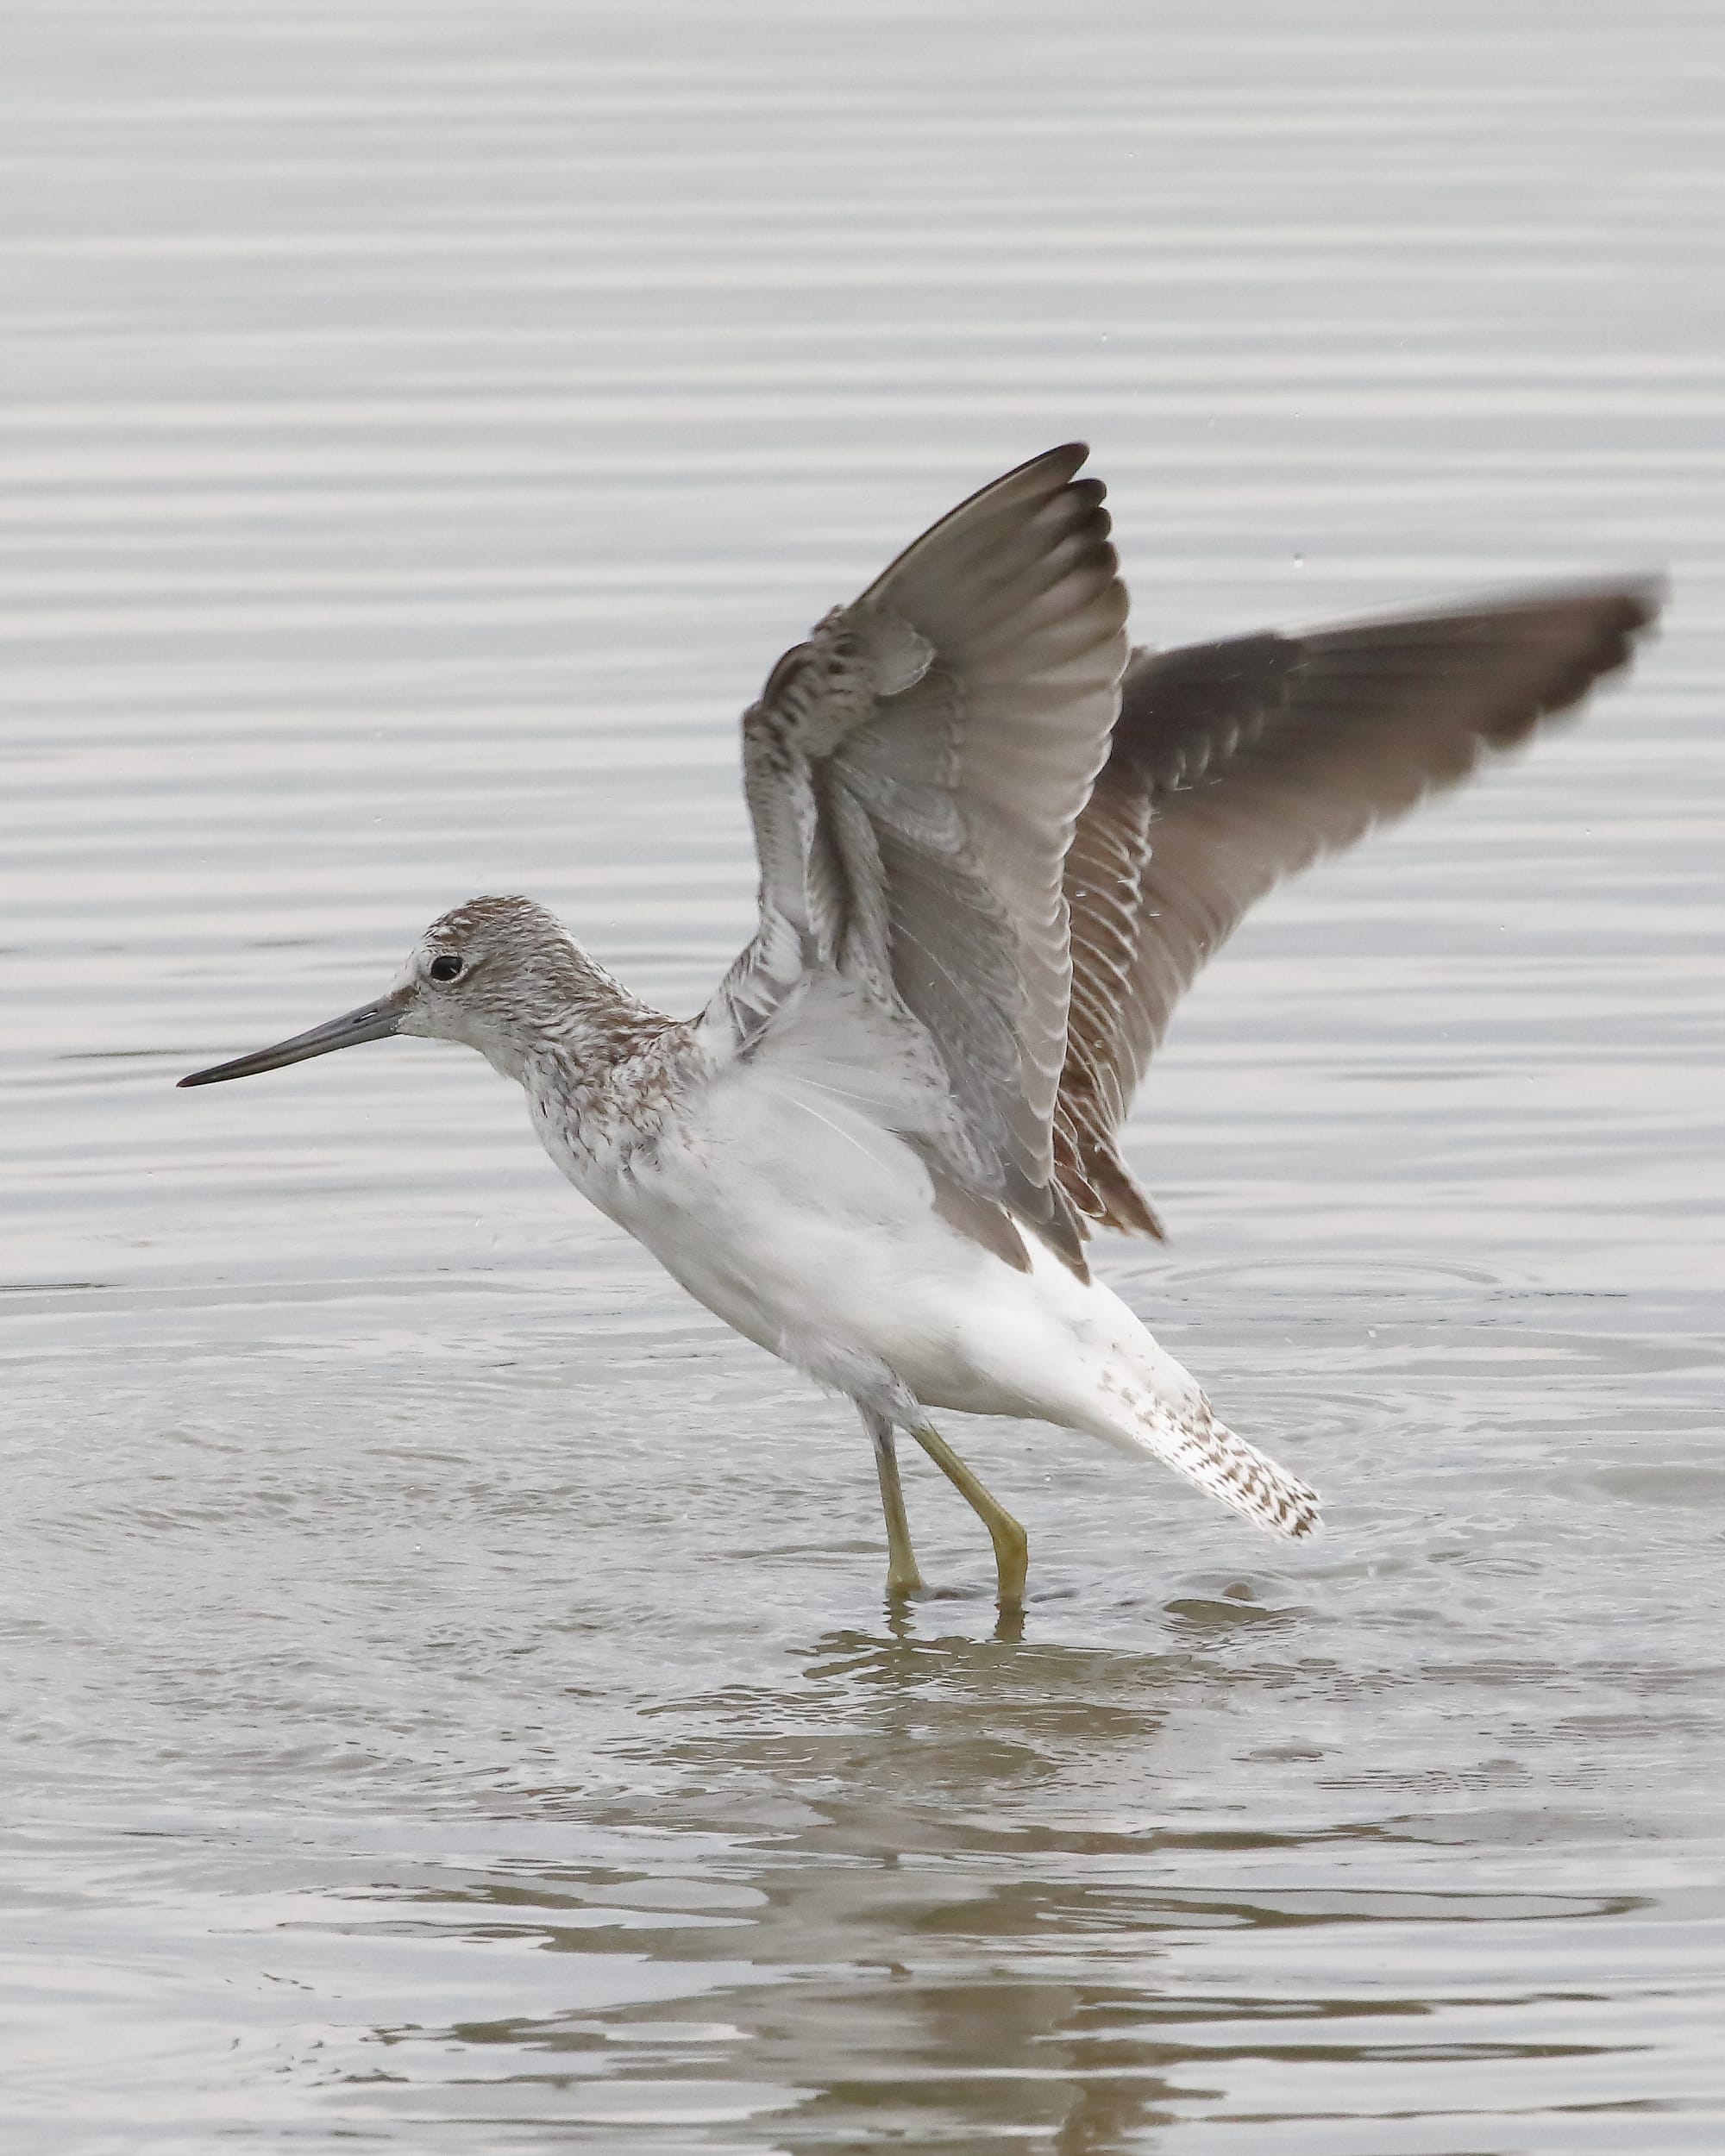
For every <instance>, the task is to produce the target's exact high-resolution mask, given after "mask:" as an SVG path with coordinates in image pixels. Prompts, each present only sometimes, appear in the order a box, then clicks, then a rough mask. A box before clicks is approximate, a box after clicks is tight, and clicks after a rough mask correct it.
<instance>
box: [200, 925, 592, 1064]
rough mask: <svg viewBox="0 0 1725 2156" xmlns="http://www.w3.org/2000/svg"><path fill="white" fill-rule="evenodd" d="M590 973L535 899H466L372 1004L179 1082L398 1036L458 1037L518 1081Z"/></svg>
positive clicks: (576, 1003)
mask: <svg viewBox="0 0 1725 2156" xmlns="http://www.w3.org/2000/svg"><path fill="white" fill-rule="evenodd" d="M597 970H598V969H597V968H595V967H594V966H593V962H592V961H591V960H590V959H588V958H587V957H586V956H585V954H584V953H583V952H582V951H580V950H579V949H578V948H577V946H576V945H575V944H574V943H573V942H572V941H571V940H570V938H569V936H568V931H566V930H565V929H564V927H563V925H562V924H561V922H560V921H559V920H558V919H557V918H555V915H553V914H550V913H548V912H546V911H545V909H544V907H543V906H536V905H535V904H534V903H533V901H532V899H468V900H467V903H466V905H464V906H456V907H455V909H454V910H453V912H449V913H445V914H444V915H443V916H442V918H441V919H439V920H436V921H433V922H432V924H431V925H430V928H428V929H427V930H426V931H425V933H424V934H423V936H422V937H420V938H419V941H418V942H417V943H416V944H415V945H414V946H413V949H412V950H411V951H410V952H409V954H408V957H407V963H406V964H405V966H404V967H403V968H402V969H401V971H400V973H399V974H398V975H397V976H396V979H395V981H394V983H393V985H392V987H391V988H390V990H389V993H387V994H386V995H383V996H380V997H379V998H378V1000H377V1001H376V1002H375V1003H362V1004H361V1006H360V1007H359V1008H358V1010H356V1011H348V1012H345V1013H344V1014H343V1015H342V1017H341V1018H330V1019H329V1020H328V1021H327V1022H326V1023H325V1024H324V1025H314V1026H313V1027H312V1028H311V1031H309V1032H306V1033H296V1034H295V1035H294V1036H293V1037H292V1039H291V1040H285V1041H278V1042H277V1043H276V1044H275V1046H274V1047H273V1048H260V1049H259V1050H257V1051H256V1053H255V1054H254V1055H250V1056H237V1057H235V1060H234V1061H233V1062H229V1063H217V1064H216V1065H215V1066H214V1067H213V1068H212V1069H209V1070H197V1071H193V1072H192V1074H191V1076H190V1077H187V1078H182V1079H181V1080H180V1081H179V1082H180V1084H181V1085H182V1086H213V1085H215V1084H216V1083H218V1082H219V1081H221V1080H223V1079H226V1078H252V1077H255V1076H256V1075H257V1074H258V1073H259V1072H260V1071H265V1070H279V1069H281V1068H282V1067H283V1065H284V1064H286V1063H299V1062H304V1061H305V1060H306V1058H307V1057H308V1056H328V1055H330V1054H332V1053H333V1052H334V1050H336V1049H338V1048H352V1047H354V1046H355V1045H356V1044H358V1043H359V1042H361V1041H381V1040H387V1039H389V1038H390V1037H392V1035H394V1034H397V1033H413V1034H418V1035H420V1036H421V1037H423V1038H425V1039H428V1040H434V1041H460V1042H461V1043H462V1044H463V1045H464V1046H466V1047H467V1048H476V1049H477V1050H479V1052H480V1055H481V1056H485V1057H486V1060H487V1061H488V1062H491V1063H492V1064H493V1065H494V1066H495V1067H496V1068H497V1069H499V1070H500V1071H502V1072H503V1073H504V1074H505V1075H506V1076H509V1077H519V1076H520V1075H521V1073H522V1069H523V1067H524V1062H525V1060H526V1056H527V1054H528V1052H529V1050H530V1048H531V1047H532V1046H533V1045H534V1044H536V1043H538V1042H541V1041H543V1040H544V1039H545V1038H546V1037H548V1036H550V1037H555V1034H556V1032H557V1031H558V1030H559V1028H560V1025H561V1024H562V1023H563V1022H565V1021H566V1020H567V1019H568V1018H570V1017H572V1016H574V1014H575V1013H577V1012H579V1010H580V1006H581V1004H582V1002H583V1000H584V993H583V992H584V991H585V990H586V989H588V988H589V987H591V984H592V982H593V978H594V975H595V974H596V972H597Z"/></svg>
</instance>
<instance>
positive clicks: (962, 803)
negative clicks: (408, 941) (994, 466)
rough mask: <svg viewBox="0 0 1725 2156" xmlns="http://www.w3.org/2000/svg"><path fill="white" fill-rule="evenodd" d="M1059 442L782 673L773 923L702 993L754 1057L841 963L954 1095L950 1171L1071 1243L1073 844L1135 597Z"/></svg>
mask: <svg viewBox="0 0 1725 2156" xmlns="http://www.w3.org/2000/svg"><path fill="white" fill-rule="evenodd" d="M1086 454H1087V452H1086V450H1085V448H1083V446H1082V444H1073V445H1070V446H1069V447H1067V448H1059V449H1054V450H1051V451H1050V452H1049V453H1048V454H1046V455H1044V456H1040V457H1038V458H1036V459H1034V460H1033V461H1032V462H1031V463H1029V464H1026V465H1023V466H1021V467H1019V469H1018V470H1017V471H1015V472H1009V473H1007V475H1006V477H1005V478H1004V479H997V480H996V481H995V482H994V485H993V486H988V487H985V488H984V489H983V490H982V492H981V493H979V494H975V495H973V496H972V497H971V498H970V499H969V501H967V502H965V503H963V505H961V506H960V507H959V508H957V509H956V510H954V511H952V513H951V514H950V516H949V517H945V518H944V519H943V520H942V521H941V522H940V523H938V524H936V525H935V526H934V527H933V529H932V530H930V531H928V532H925V534H924V535H923V536H922V537H921V538H920V539H919V540H918V541H917V542H916V543H915V545H914V546H913V547H911V548H909V549H908V550H907V551H906V553H904V554H902V555H900V557H899V559H898V560H897V561H894V564H893V565H892V567H890V568H889V569H888V571H887V572H886V573H885V575H883V576H882V577H881V578H880V580H878V581H877V582H876V583H875V584H873V585H871V586H870V587H869V590H868V591H867V592H864V593H863V595H862V598H861V599H857V600H856V602H855V604H854V605H850V606H846V607H841V608H839V609H838V610H837V611H836V612H834V613H832V614H830V615H829V616H828V617H827V618H826V619H825V621H824V622H823V623H822V624H820V626H819V628H818V629H817V630H814V632H813V633H812V636H810V638H809V640H808V641H807V642H806V643H801V644H799V645H797V647H796V648H795V649H793V650H792V651H789V652H787V654H786V655H785V656H784V657H783V658H782V659H781V661H779V663H778V665H777V666H776V667H775V668H774V669H773V673H772V675H771V677H770V678H769V680H768V683H767V686H766V689H765V691H764V692H763V693H762V698H761V700H760V701H759V703H757V704H756V705H753V706H752V707H751V708H750V711H748V712H747V713H746V715H745V716H744V718H743V787H744V792H745V793H746V795H747V799H748V802H749V809H750V815H751V817H752V818H753V819H754V825H755V842H756V850H757V852H758V854H759V856H760V861H761V893H760V898H761V925H760V928H759V931H757V933H756V937H755V939H754V941H753V942H752V943H750V946H749V948H748V949H747V950H745V951H744V952H743V955H742V956H741V957H740V958H738V960H737V962H736V964H735V965H734V966H733V967H732V968H731V972H730V973H729V974H728V975H727V976H726V978H725V980H724V983H723V984H722V986H721V987H720V989H719V991H718V995H717V996H716V997H715V998H714V1000H713V1001H712V1004H711V1005H710V1006H708V1009H707V1011H706V1014H705V1017H704V1019H703V1027H704V1031H705V1032H706V1037H707V1038H708V1039H709V1041H710V1042H712V1043H713V1044H715V1045H718V1046H720V1047H721V1048H722V1049H724V1050H729V1051H730V1052H734V1053H738V1054H743V1055H747V1054H749V1053H750V1051H751V1050H752V1049H753V1048H754V1047H755V1046H756V1044H757V1043H758V1042H759V1041H761V1040H762V1038H763V1037H765V1036H766V1035H767V1034H768V1032H769V1031H771V1030H772V1029H773V1027H774V1026H775V1024H778V1023H781V1022H782V1018H783V1016H784V1014H785V1013H786V1012H787V1009H788V1008H789V1007H790V1006H792V1005H793V1004H794V1003H795V1002H796V1001H797V1000H799V999H800V996H801V994H802V993H803V991H804V990H805V988H806V986H807V984H809V983H810V982H811V981H814V980H817V979H823V978H825V977H828V976H831V975H834V974H837V975H843V976H845V977H847V978H848V979H849V980H850V981H854V982H856V984H858V985H859V987H862V988H863V989H865V990H866V991H868V992H869V993H872V994H873V995H874V996H875V997H876V998H877V999H879V1000H880V1001H881V1003H883V1004H884V1005H885V1006H888V1008H889V1009H890V1010H891V1011H892V1012H894V1014H895V1015H896V1016H898V1017H899V1018H908V1019H909V1020H913V1021H914V1024H913V1025H901V1027H900V1037H901V1038H902V1040H903V1041H904V1042H905V1044H906V1051H905V1052H906V1054H907V1055H911V1056H916V1055H918V1054H920V1055H922V1056H924V1058H925V1067H926V1070H927V1073H928V1076H929V1081H930V1083H931V1085H933V1086H935V1087H938V1088H939V1089H940V1090H941V1091H942V1093H943V1094H944V1095H950V1110H951V1112H950V1115H949V1117H948V1123H949V1126H950V1130H949V1137H948V1142H947V1143H946V1144H944V1149H943V1150H944V1163H943V1164H944V1167H945V1168H946V1169H947V1171H948V1172H949V1174H950V1175H954V1176H957V1178H958V1179H959V1180H960V1181H961V1182H962V1184H963V1186H964V1187H966V1188H970V1189H973V1190H975V1192H977V1193H978V1194H982V1195H984V1196H987V1197H988V1198H990V1199H994V1200H1000V1202H1002V1203H1004V1204H1006V1205H1008V1206H1011V1207H1012V1209H1013V1211H1014V1212H1015V1213H1018V1214H1019V1217H1020V1218H1022V1219H1026V1221H1028V1222H1030V1223H1031V1224H1032V1225H1036V1226H1038V1227H1039V1228H1041V1229H1042V1230H1043V1231H1044V1232H1045V1233H1047V1234H1048V1235H1050V1237H1051V1238H1052V1239H1053V1240H1054V1241H1055V1243H1056V1244H1057V1246H1061V1247H1063V1248H1065V1250H1067V1253H1068V1255H1069V1256H1070V1257H1073V1259H1074V1260H1075V1262H1080V1263H1082V1254H1081V1251H1080V1242H1079V1235H1078V1231H1077V1227H1076V1222H1075V1221H1074V1220H1073V1219H1072V1216H1071V1214H1070V1213H1069V1209H1068V1207H1067V1204H1066V1200H1065V1199H1064V1197H1063V1194H1062V1192H1061V1190H1060V1188H1059V1186H1058V1184H1057V1181H1055V1178H1054V1158H1053V1143H1052V1132H1051V1126H1052V1119H1053V1112H1054V1104H1055V1096H1056V1093H1057V1087H1058V1084H1059V1079H1060V1072H1061V1069H1062V1065H1063V1061H1064V1057H1065V1053H1066V1017H1067V1006H1068V1000H1069V993H1070V987H1071V960H1070V952H1069V931H1068V918H1067V907H1066V900H1065V898H1064V896H1063V883H1062V865H1063V862H1064V860H1065V858H1066V855H1067V852H1068V849H1069V845H1070V843H1071V838H1072V832H1073V829H1074V826H1075V824H1076V821H1077V818H1078V815H1079V812H1080V811H1081V810H1082V808H1083V806H1084V804H1085V802H1086V800H1087V799H1088V796H1089V793H1090V788H1091V785H1092V783H1093V781H1094V780H1095V774H1096V772H1097V769H1098V768H1099V767H1100V765H1101V762H1102V760H1103V758H1104V756H1105V755H1107V745H1108V739H1109V736H1110V734H1111V732H1112V731H1113V724H1114V719H1115V716H1116V713H1117V711H1118V709H1119V699H1120V674H1121V671H1122V669H1123V668H1124V667H1125V665H1126V655H1127V646H1126V632H1125V624H1126V591H1125V588H1124V587H1123V586H1122V585H1121V583H1120V573H1119V565H1118V563H1117V562H1116V560H1115V557H1114V550H1113V547H1112V546H1111V545H1110V544H1109V542H1108V530H1109V524H1108V516H1107V511H1106V510H1105V509H1104V508H1103V507H1102V496H1103V489H1102V486H1101V483H1100V482H1099V481H1097V480H1095V479H1078V478H1077V477H1076V473H1077V471H1078V469H1079V467H1080V466H1081V465H1082V463H1083V461H1084V458H1085V455H1086Z"/></svg>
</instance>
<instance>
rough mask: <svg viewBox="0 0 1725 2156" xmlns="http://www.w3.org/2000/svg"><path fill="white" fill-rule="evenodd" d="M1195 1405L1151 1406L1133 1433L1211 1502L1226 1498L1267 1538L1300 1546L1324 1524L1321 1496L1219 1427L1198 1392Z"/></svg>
mask: <svg viewBox="0 0 1725 2156" xmlns="http://www.w3.org/2000/svg"><path fill="white" fill-rule="evenodd" d="M1194 1391H1195V1398H1194V1399H1193V1400H1192V1401H1191V1402H1189V1403H1188V1402H1186V1401H1182V1402H1181V1403H1180V1404H1179V1406H1178V1407H1176V1406H1174V1405H1172V1404H1171V1403H1170V1402H1167V1401H1161V1400H1158V1401H1155V1402H1154V1403H1153V1404H1152V1403H1149V1402H1146V1403H1145V1407H1144V1411H1143V1419H1142V1420H1141V1422H1140V1423H1139V1425H1138V1428H1137V1429H1136V1430H1135V1431H1134V1432H1133V1438H1134V1442H1135V1443H1136V1444H1138V1445H1140V1446H1141V1447H1142V1448H1143V1449H1144V1451H1146V1452H1151V1453H1154V1454H1155V1456H1156V1457H1157V1459H1159V1460H1164V1461H1166V1462H1167V1463H1168V1465H1169V1466H1170V1467H1171V1468H1173V1469H1174V1470H1175V1471H1176V1474H1180V1475H1183V1476H1185V1477H1186V1479H1187V1481H1188V1482H1195V1483H1196V1484H1197V1486H1198V1488H1199V1489H1201V1490H1203V1491H1205V1492H1206V1493H1207V1494H1208V1495H1209V1496H1211V1497H1220V1499H1221V1501H1222V1502H1223V1503H1224V1504H1225V1505H1230V1506H1232V1507H1233V1509H1234V1511H1236V1512H1237V1513H1242V1514H1245V1517H1246V1519H1248V1520H1251V1523H1252V1525H1253V1526H1255V1527H1262V1528H1263V1529H1264V1532H1266V1533H1267V1534H1276V1535H1287V1536H1288V1537H1289V1538H1290V1539H1292V1540H1294V1541H1296V1542H1297V1541H1298V1540H1300V1539H1302V1537H1303V1536H1306V1535H1308V1534H1310V1533H1311V1532H1313V1531H1314V1528H1316V1527H1317V1526H1319V1524H1320V1520H1319V1514H1318V1493H1317V1492H1316V1490H1314V1489H1313V1488H1312V1487H1311V1485H1310V1484H1309V1483H1308V1482H1302V1481H1301V1480H1300V1477H1299V1476H1297V1475H1290V1474H1289V1472H1288V1470H1287V1469H1286V1468H1285V1467H1278V1466H1277V1463H1276V1462H1275V1461H1274V1460H1272V1459H1271V1458H1270V1456H1269V1455H1268V1453H1264V1452H1260V1451H1258V1448H1257V1446H1256V1445H1248V1444H1247V1443H1246V1441H1245V1438H1237V1437H1236V1436H1235V1435H1234V1433H1233V1431H1232V1430H1230V1429H1229V1428H1228V1426H1227V1425H1226V1423H1222V1422H1218V1421H1217V1420H1216V1417H1215V1414H1214V1411H1213V1410H1212V1408H1211V1407H1210V1403H1209V1401H1208V1400H1206V1399H1205V1397H1204V1395H1203V1394H1202V1393H1201V1392H1197V1391H1196V1388H1194Z"/></svg>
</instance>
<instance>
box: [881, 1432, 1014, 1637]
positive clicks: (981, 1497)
mask: <svg viewBox="0 0 1725 2156" xmlns="http://www.w3.org/2000/svg"><path fill="white" fill-rule="evenodd" d="M909 1428H910V1433H911V1435H912V1436H913V1438H915V1439H916V1441H917V1443H918V1444H919V1445H920V1446H921V1447H922V1449H923V1451H925V1452H926V1453H927V1455H928V1457H930V1459H931V1460H932V1461H933V1462H934V1463H935V1465H936V1466H937V1467H938V1469H939V1470H940V1471H941V1473H942V1474H943V1475H944V1476H945V1477H946V1479H947V1481H948V1482H950V1483H951V1484H952V1486H953V1488H954V1489H956V1490H957V1492H958V1494H959V1495H960V1496H961V1497H962V1498H963V1500H964V1501H965V1503H966V1504H967V1505H969V1507H970V1509H971V1511H972V1512H974V1513H975V1514H976V1517H977V1518H978V1519H979V1520H981V1521H982V1525H983V1526H985V1527H986V1528H987V1529H988V1539H989V1541H990V1542H992V1543H993V1544H994V1570H996V1572H997V1573H998V1574H999V1575H1000V1608H1001V1609H1002V1611H1006V1612H1010V1611H1014V1610H1020V1609H1022V1608H1024V1589H1025V1573H1026V1570H1027V1569H1028V1566H1029V1562H1030V1541H1029V1538H1028V1537H1027V1536H1026V1533H1025V1531H1024V1529H1023V1528H1022V1527H1021V1526H1019V1523H1018V1521H1017V1520H1014V1519H1013V1516H1012V1514H1010V1513H1009V1512H1008V1511H1007V1508H1006V1507H1005V1506H1004V1505H1003V1504H1001V1503H1000V1500H999V1499H998V1498H996V1497H994V1496H991V1495H989V1493H988V1491H987V1490H986V1489H984V1488H983V1487H982V1483H981V1482H978V1481H977V1480H976V1477H975V1476H974V1475H973V1474H972V1473H971V1472H970V1470H969V1468H968V1467H966V1466H965V1464H964V1463H963V1460H961V1459H960V1458H959V1457H958V1455H957V1453H956V1452H955V1451H953V1449H952V1447H951V1446H950V1445H949V1444H948V1443H947V1442H946V1440H945V1438H943V1437H942V1436H941V1434H940V1432H939V1431H938V1430H937V1429H936V1428H935V1426H934V1425H933V1424H932V1423H931V1422H928V1421H925V1420H921V1419H919V1420H917V1421H915V1422H913V1423H912V1424H911V1425H910V1426H909Z"/></svg>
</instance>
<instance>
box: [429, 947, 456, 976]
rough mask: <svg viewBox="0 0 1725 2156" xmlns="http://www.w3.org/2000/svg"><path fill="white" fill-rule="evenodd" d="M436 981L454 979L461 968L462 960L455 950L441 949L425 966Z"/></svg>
mask: <svg viewBox="0 0 1725 2156" xmlns="http://www.w3.org/2000/svg"><path fill="white" fill-rule="evenodd" d="M425 970H426V972H427V973H429V974H430V976H431V978H432V979H433V980H434V981H453V980H454V979H455V975H457V974H458V973H460V971H461V958H460V956H459V954H458V953H456V952H455V951H453V950H440V951H439V952H438V954H437V956H436V957H435V958H434V959H433V960H432V961H431V963H430V965H429V966H428V967H427V968H425Z"/></svg>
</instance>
